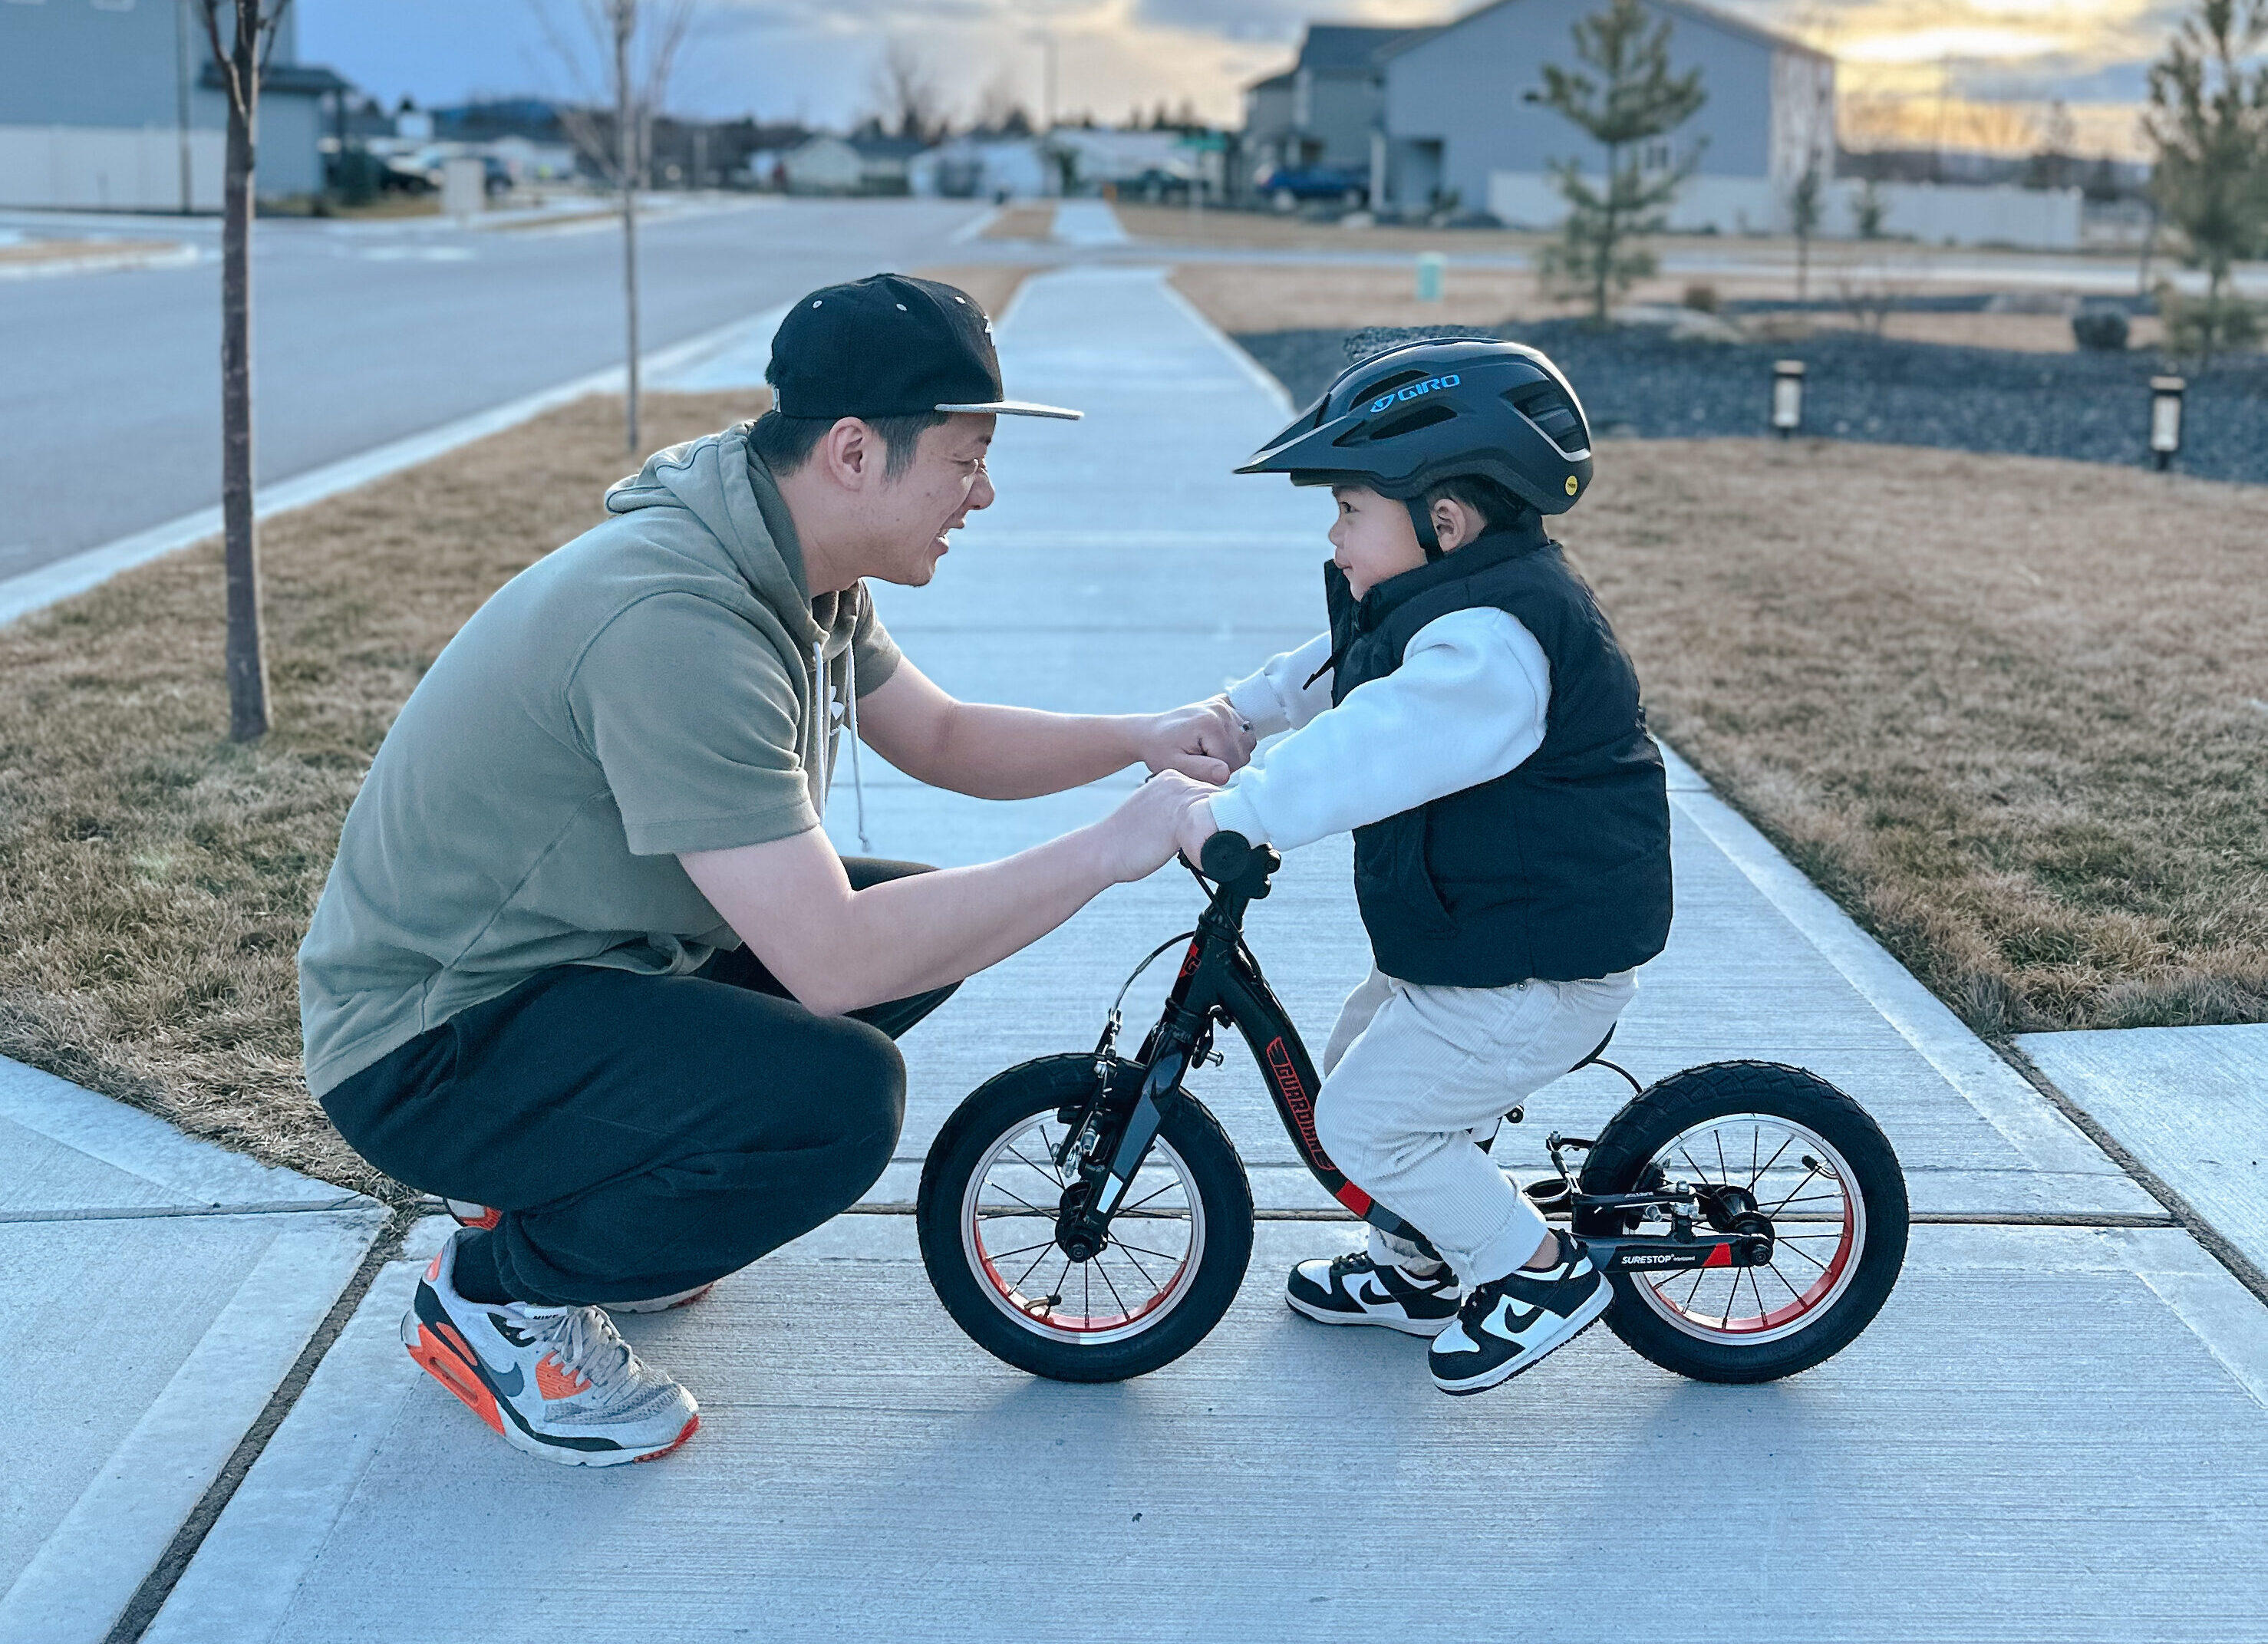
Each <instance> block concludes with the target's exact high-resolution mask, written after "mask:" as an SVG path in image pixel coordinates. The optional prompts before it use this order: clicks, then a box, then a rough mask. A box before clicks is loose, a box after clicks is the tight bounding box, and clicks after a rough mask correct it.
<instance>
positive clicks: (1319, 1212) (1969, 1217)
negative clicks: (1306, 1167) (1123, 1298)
mask: <svg viewBox="0 0 2268 1644" xmlns="http://www.w3.org/2000/svg"><path fill="white" fill-rule="evenodd" d="M913 1214H914V1207H913V1205H912V1203H911V1202H910V1201H909V1200H903V1199H877V1200H868V1201H867V1202H865V1203H864V1204H856V1205H852V1206H851V1207H850V1208H849V1209H848V1210H845V1211H843V1215H846V1216H909V1215H913ZM1252 1219H1253V1220H1254V1221H1255V1222H1360V1221H1361V1220H1362V1218H1361V1217H1359V1216H1358V1215H1355V1214H1354V1213H1353V1212H1351V1211H1348V1210H1327V1209H1325V1208H1323V1207H1322V1206H1320V1205H1319V1206H1317V1207H1314V1209H1299V1210H1262V1209H1255V1210H1254V1211H1253V1213H1252ZM1906 1220H1907V1221H1908V1222H1910V1223H1911V1224H1912V1225H1913V1226H1915V1227H1924V1226H1928V1227H1984V1228H2176V1227H2180V1226H2181V1225H2182V1224H2181V1222H2180V1221H2179V1220H2178V1219H2177V1218H2176V1217H2175V1216H2173V1215H2152V1214H2150V1213H2148V1212H2147V1211H2141V1212H2129V1211H2120V1210H1917V1211H1914V1212H1913V1213H1912V1214H1911V1215H1908V1216H1907V1218H1906Z"/></svg>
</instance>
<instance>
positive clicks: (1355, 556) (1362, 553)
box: [1331, 485, 1425, 599]
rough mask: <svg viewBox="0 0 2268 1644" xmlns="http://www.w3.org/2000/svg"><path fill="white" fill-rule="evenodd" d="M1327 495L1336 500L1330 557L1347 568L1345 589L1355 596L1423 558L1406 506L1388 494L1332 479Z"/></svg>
mask: <svg viewBox="0 0 2268 1644" xmlns="http://www.w3.org/2000/svg"><path fill="white" fill-rule="evenodd" d="M1331 500H1332V501H1333V502H1335V503H1337V504H1338V505H1339V517H1338V518H1337V520H1335V521H1333V522H1332V525H1331V547H1332V549H1333V553H1332V554H1331V558H1332V560H1333V561H1336V562H1337V565H1338V568H1339V569H1341V570H1343V571H1344V572H1345V573H1346V579H1347V589H1348V591H1350V592H1351V593H1352V594H1353V595H1354V597H1355V598H1358V599H1359V598H1362V597H1363V595H1365V594H1366V593H1368V592H1369V591H1371V590H1372V589H1373V588H1375V587H1377V586H1378V584H1379V583H1382V582H1385V581H1386V580H1387V579H1388V577H1393V576H1401V575H1402V573H1403V572H1404V571H1414V570H1416V569H1418V567H1419V566H1421V565H1423V564H1424V563H1425V549H1424V548H1423V547H1419V546H1418V528H1417V527H1416V526H1415V525H1411V524H1410V510H1408V509H1406V508H1404V507H1403V505H1402V504H1401V503H1397V502H1395V500H1394V499H1393V498H1392V497H1390V496H1381V495H1379V494H1378V493H1377V492H1375V491H1373V490H1372V489H1371V488H1369V487H1367V486H1360V485H1335V486H1333V487H1332V488H1331Z"/></svg>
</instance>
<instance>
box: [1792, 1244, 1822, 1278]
mask: <svg viewBox="0 0 2268 1644" xmlns="http://www.w3.org/2000/svg"><path fill="white" fill-rule="evenodd" d="M1787 1248H1788V1249H1789V1250H1791V1251H1793V1252H1794V1253H1795V1254H1796V1255H1798V1256H1800V1257H1802V1258H1803V1259H1804V1260H1806V1261H1808V1262H1809V1263H1810V1264H1811V1265H1812V1266H1815V1267H1816V1268H1818V1269H1819V1271H1820V1272H1822V1273H1825V1272H1826V1271H1827V1264H1826V1263H1825V1262H1823V1261H1822V1260H1820V1259H1819V1258H1818V1257H1816V1256H1815V1255H1813V1254H1812V1253H1811V1252H1810V1251H1808V1250H1805V1249H1803V1248H1801V1247H1800V1245H1794V1244H1791V1245H1789V1246H1788V1247H1787Z"/></svg>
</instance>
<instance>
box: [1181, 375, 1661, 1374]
mask: <svg viewBox="0 0 2268 1644" xmlns="http://www.w3.org/2000/svg"><path fill="white" fill-rule="evenodd" d="M1237 472H1238V473H1288V474H1290V475H1291V477H1292V483H1293V484H1295V485H1316V486H1326V485H1327V486H1329V487H1330V488H1331V494H1332V495H1333V496H1334V498H1336V499H1337V503H1338V510H1339V512H1338V520H1337V524H1336V525H1333V526H1332V528H1331V532H1330V539H1331V546H1332V547H1333V549H1334V554H1333V556H1332V561H1331V563H1330V564H1329V566H1328V567H1326V568H1325V570H1324V579H1325V588H1326V591H1327V593H1328V596H1329V608H1330V621H1331V627H1330V632H1329V634H1328V635H1319V636H1318V637H1316V638H1315V639H1314V640H1313V641H1311V642H1309V643H1307V645H1305V646H1303V647H1301V648H1300V650H1296V651H1293V652H1291V653H1289V654H1288V655H1285V656H1281V657H1276V658H1275V659H1273V660H1272V661H1270V663H1269V664H1267V665H1266V666H1265V667H1263V668H1262V669H1261V670H1260V672H1257V673H1256V674H1254V675H1253V676H1252V677H1251V678H1249V679H1245V680H1243V681H1241V683H1239V684H1237V685H1236V686H1233V687H1232V688H1231V690H1230V692H1229V701H1230V702H1231V704H1232V705H1233V706H1234V707H1235V708H1237V709H1238V710H1239V711H1240V712H1241V714H1242V716H1244V717H1245V718H1246V719H1248V720H1249V721H1250V722H1251V723H1252V726H1253V728H1254V730H1256V731H1258V732H1260V733H1261V734H1263V735H1267V734H1270V733H1273V732H1278V731H1284V730H1290V731H1291V732H1292V735H1291V736H1289V737H1287V738H1285V739H1284V740H1283V741H1282V742H1279V743H1278V744H1277V745H1275V746H1274V747H1273V748H1271V749H1270V750H1269V751H1268V752H1267V753H1266V755H1265V756H1264V757H1263V758H1262V759H1260V760H1256V761H1255V762H1254V763H1253V764H1252V765H1250V766H1248V767H1246V768H1245V769H1244V770H1243V771H1242V772H1241V773H1240V774H1238V775H1237V776H1236V778H1235V779H1234V780H1233V782H1231V783H1230V785H1229V786H1228V787H1227V789H1225V790H1224V791H1223V792H1221V793H1219V794H1218V795H1216V796H1214V797H1213V798H1212V799H1211V801H1210V802H1209V805H1210V811H1211V815H1210V818H1204V817H1202V816H1200V817H1198V818H1197V819H1196V820H1195V821H1193V823H1192V827H1193V828H1195V829H1197V830H1203V829H1204V827H1205V826H1206V822H1207V820H1208V819H1209V821H1210V824H1211V826H1214V827H1219V828H1226V829H1229V830H1232V831H1233V832H1235V833H1241V834H1242V835H1244V837H1245V838H1246V839H1248V840H1251V841H1253V842H1254V843H1263V842H1265V843H1269V844H1272V845H1275V846H1276V847H1278V848H1280V849H1289V848H1292V847H1295V846H1300V845H1304V844H1307V842H1309V841H1310V840H1317V839H1321V838H1322V837H1323V836H1325V835H1326V834H1329V833H1337V832H1338V831H1339V830H1341V829H1343V828H1351V829H1353V831H1354V836H1355V864H1354V877H1355V895H1356V899H1357V901H1358V902H1359V905H1360V907H1361V911H1362V918H1363V922H1364V924H1365V926H1366V928H1367V929H1368V931H1369V935H1370V939H1371V947H1372V952H1373V956H1374V964H1373V968H1372V970H1371V972H1370V974H1369V975H1368V976H1367V977H1366V979H1365V980H1364V981H1363V983H1362V985H1361V986H1360V987H1357V988H1356V989H1355V990H1354V992H1353V993H1352V994H1350V995H1349V996H1348V999H1347V1002H1346V1005H1345V1007H1344V1009H1343V1010H1342V1011H1341V1012H1340V1015H1339V1019H1338V1024H1337V1027H1335V1028H1334V1029H1333V1030H1332V1032H1331V1037H1330V1042H1329V1046H1327V1047H1326V1049H1325V1050H1324V1053H1323V1074H1324V1080H1323V1086H1322V1091H1321V1092H1320V1094H1319V1096H1318V1098H1317V1101H1316V1108H1315V1125H1316V1131H1317V1134H1318V1137H1319V1139H1320V1140H1321V1141H1322V1144H1323V1146H1324V1148H1325V1149H1327V1150H1328V1151H1329V1154H1330V1156H1331V1158H1332V1160H1333V1162H1334V1163H1337V1166H1338V1168H1339V1169H1340V1170H1341V1171H1343V1172H1344V1174H1345V1175H1346V1176H1347V1178H1349V1179H1350V1180H1351V1181H1353V1182H1354V1183H1356V1184H1357V1185H1359V1186H1360V1187H1361V1188H1362V1190H1363V1191H1364V1192H1365V1193H1368V1194H1370V1195H1371V1197H1372V1198H1373V1199H1374V1200H1376V1201H1377V1202H1378V1203H1380V1204H1381V1205H1383V1206H1385V1207H1387V1208H1388V1210H1391V1211H1392V1212H1393V1213H1394V1214H1395V1215H1396V1216H1399V1217H1400V1218H1402V1219H1403V1221H1405V1222H1409V1223H1410V1225H1412V1226H1414V1227H1416V1228H1418V1229H1423V1231H1424V1234H1425V1243H1426V1244H1430V1245H1431V1247H1432V1249H1431V1250H1430V1251H1429V1250H1427V1249H1426V1248H1425V1246H1424V1245H1421V1244H1417V1243H1413V1242H1410V1241H1408V1240H1404V1239H1399V1238H1395V1237H1389V1236H1388V1235H1387V1234H1385V1233H1383V1232H1381V1231H1379V1230H1377V1229H1373V1230H1372V1233H1371V1236H1370V1244H1369V1248H1368V1249H1367V1250H1366V1251H1358V1252H1356V1253H1354V1254H1351V1255H1347V1256H1342V1257H1340V1258H1338V1259H1336V1260H1323V1259H1318V1260H1312V1261H1304V1262H1301V1263H1300V1264H1299V1265H1298V1266H1296V1267H1294V1268H1293V1269H1292V1275H1291V1279H1290V1282H1289V1286H1288V1290H1287V1300H1288V1301H1289V1302H1290V1303H1291V1305H1292V1307H1293V1308H1294V1309H1295V1310H1298V1311H1299V1312H1300V1313H1302V1314H1304V1315H1306V1316H1307V1317H1309V1318H1313V1319H1317V1320H1320V1321H1321V1322H1322V1323H1324V1324H1332V1325H1384V1326H1386V1327H1388V1328H1389V1329H1394V1330H1401V1331H1406V1332H1410V1333H1411V1334H1414V1335H1424V1336H1431V1337H1432V1339H1433V1341H1432V1350H1431V1354H1430V1360H1431V1365H1432V1374H1433V1380H1434V1383H1435V1385H1437V1386H1439V1387H1440V1388H1441V1389H1442V1390H1443V1391H1446V1392H1451V1393H1474V1392H1479V1391H1482V1390H1483V1389H1484V1388H1489V1387H1493V1386H1496V1385H1497V1384H1498V1383H1500V1382H1503V1381H1506V1380H1507V1379H1509V1378H1510V1377H1512V1376H1517V1375H1519V1374H1521V1372H1522V1371H1524V1370H1527V1369H1529V1368H1531V1367H1532V1366H1534V1365H1535V1363H1537V1362H1538V1361H1540V1360H1542V1359H1543V1356H1544V1355H1545V1354H1549V1353H1550V1352H1551V1351H1553V1350H1554V1349H1555V1348H1557V1347H1563V1346H1565V1344H1566V1343H1567V1342H1568V1341H1570V1340H1572V1339H1573V1338H1574V1337H1575V1336H1576V1335H1577V1334H1578V1333H1580V1332H1581V1331H1582V1330H1583V1329H1584V1328H1585V1327H1586V1326H1587V1325H1590V1324H1591V1323H1593V1322H1594V1320H1596V1319H1597V1318H1598V1317H1599V1316H1600V1314H1602V1313H1603V1312H1604V1311H1605V1310H1606V1308H1607V1303H1608V1302H1609V1299H1610V1292H1609V1288H1608V1283H1607V1280H1606V1276H1605V1275H1604V1274H1603V1273H1600V1272H1598V1271H1597V1270H1596V1269H1595V1268H1594V1266H1592V1265H1591V1262H1590V1260H1589V1259H1588V1258H1587V1255H1586V1254H1585V1251H1584V1249H1583V1246H1582V1244H1581V1243H1580V1241H1579V1240H1576V1239H1574V1238H1572V1237H1569V1236H1567V1235H1566V1234H1564V1233H1554V1232H1552V1231H1551V1230H1550V1229H1547V1227H1546V1226H1545V1224H1544V1222H1543V1218H1542V1217H1541V1216H1540V1215H1537V1214H1536V1212H1535V1209H1534V1207H1531V1206H1530V1205H1529V1204H1528V1200H1526V1199H1525V1198H1524V1197H1523V1196H1522V1195H1521V1193H1519V1192H1518V1191H1517V1190H1516V1189H1515V1188H1514V1187H1513V1185H1511V1184H1510V1183H1509V1182H1507V1181H1506V1179H1505V1178H1504V1176H1503V1174H1502V1173H1501V1172H1500V1171H1499V1170H1498V1168H1497V1167H1496V1165H1495V1164H1494V1163H1491V1160H1490V1158H1489V1156H1488V1155H1487V1153H1486V1152H1485V1151H1484V1150H1483V1149H1484V1144H1485V1143H1486V1142H1487V1141H1489V1140H1490V1139H1491V1137H1492V1136H1493V1135H1494V1134H1495V1131H1496V1127H1497V1125H1498V1123H1499V1119H1501V1117H1502V1116H1503V1115H1504V1114H1505V1113H1506V1112H1507V1111H1508V1110H1509V1109H1511V1108H1512V1107H1513V1106H1514V1105H1516V1104H1518V1103H1519V1102H1520V1101H1521V1099H1522V1098H1523V1097H1527V1096H1528V1094H1529V1093H1531V1092H1532V1091H1534V1090H1537V1089H1538V1088H1540V1087H1541V1086H1543V1085H1544V1084H1547V1083H1550V1082H1551V1081H1552V1080H1554V1079H1556V1078H1557V1077H1559V1076H1560V1075H1562V1074H1565V1073H1566V1072H1567V1071H1568V1070H1569V1069H1570V1068H1572V1067H1573V1066H1574V1065H1575V1064H1576V1063H1577V1062H1579V1061H1582V1060H1583V1058H1584V1057H1585V1056H1587V1054H1589V1053H1590V1052H1591V1051H1593V1050H1594V1048H1595V1047H1596V1046H1598V1045H1599V1044H1600V1042H1601V1041H1602V1039H1605V1037H1606V1035H1607V1033H1608V1031H1609V1030H1610V1029H1611V1028H1612V1027H1613V1026H1614V1024H1615V1019H1616V1017H1617V1016H1619V1015H1621V1013H1622V1011H1623V1009H1624V1006H1625V1005H1627V1004H1628V1003H1629V1002H1630V999H1631V993H1632V991H1633V987H1634V984H1633V982H1632V980H1631V972H1632V971H1633V970H1635V969H1636V967H1637V966H1638V965H1641V964H1643V963H1645V962H1646V960H1647V959H1650V958H1653V956H1654V955H1655V954H1657V953H1659V952H1660V951H1661V948H1662V944H1663V943H1664V942H1665V940H1666V939H1667V938H1668V933H1669V915H1670V884H1669V807H1668V796H1667V794H1666V792H1665V789H1664V784H1663V781H1662V767H1661V754H1660V752H1658V751H1657V750H1656V749H1655V747H1654V745H1653V741H1652V740H1651V739H1650V738H1648V737H1647V735H1646V720H1645V715H1644V712H1643V710H1642V709H1641V708H1640V707H1639V704H1638V678H1637V675H1636V673H1635V672H1633V671H1632V669H1631V663H1630V658H1629V657H1627V656H1626V655H1624V651H1623V650H1622V647H1621V646H1620V645H1619V644H1618V643H1617V642H1616V639H1615V636H1614V631H1613V629H1612V628H1609V626H1608V623H1607V620H1606V618H1605V617H1604V616H1603V615H1602V614H1601V613H1600V611H1599V608H1598V605H1596V603H1595V602H1594V600H1593V598H1592V597H1591V591H1590V589H1589V588H1588V587H1587V586H1586V585H1585V583H1584V582H1583V580H1582V579H1581V578H1580V576H1577V575H1576V574H1575V573H1574V572H1573V571H1572V569H1569V568H1568V566H1567V563H1566V561H1565V560H1564V559H1563V558H1562V557H1561V555H1560V553H1559V549H1558V547H1557V545H1556V544H1555V543H1553V542H1552V541H1551V539H1550V538H1549V537H1548V536H1546V535H1545V533H1544V530H1543V515H1545V514H1556V513H1562V512H1565V510H1567V509H1568V508H1570V507H1572V505H1573V504H1574V503H1575V501H1576V500H1577V499H1578V498H1579V497H1580V495H1582V494H1583V492H1584V491H1585V490H1586V489H1587V488H1588V486H1589V484H1590V478H1591V460H1590V436H1589V429H1588V428H1587V425H1586V424H1585V422H1584V419H1583V414H1582V408H1581V406H1580V403H1579V402H1578V401H1577V400H1576V398H1575V395H1574V392H1573V390H1572V388H1570V387H1569V386H1568V385H1567V382H1566V379H1565V378H1564V377H1562V376H1561V375H1560V374H1559V372H1558V370H1557V368H1556V367H1555V366H1553V365H1552V363H1550V361H1549V360H1548V359H1546V358H1545V357H1544V356H1543V355H1541V354H1539V353H1537V352H1535V350H1534V349H1527V348H1522V347H1521V346H1519V345H1518V344H1515V343H1509V342H1495V341H1424V342H1417V343H1409V344H1404V345H1403V346H1402V347H1399V348H1395V349H1389V350H1388V351H1387V352H1385V353H1382V354H1380V355H1376V356H1373V357H1371V358H1370V359H1367V360H1365V361H1363V362H1361V363H1359V364H1357V365H1355V366H1353V367H1351V369H1349V370H1348V371H1345V372H1344V373H1343V374H1342V375H1341V376H1340V378H1338V380H1337V382H1335V383H1334V384H1333V385H1331V388H1330V390H1329V393H1327V394H1325V396H1324V397H1323V399H1322V400H1321V401H1320V402H1319V403H1318V404H1317V405H1315V406H1314V407H1310V408H1309V410H1308V411H1307V413H1306V414H1305V415H1302V416H1301V417H1300V420H1299V421H1298V422H1294V423H1293V424H1292V427H1291V428H1289V429H1285V431H1284V433H1283V434H1281V435H1279V436H1278V437H1277V439H1276V440H1275V441H1274V442H1273V443H1272V444H1270V445H1269V446H1268V447H1266V448H1265V449H1264V450H1263V451H1261V452H1260V453H1259V454H1258V455H1257V456H1256V457H1255V458H1254V459H1253V460H1252V461H1251V462H1250V463H1248V464H1247V465H1246V466H1244V467H1242V468H1240V469H1239V470H1237ZM1204 808H1205V807H1197V810H1198V811H1203V810H1204ZM1184 843H1185V844H1187V845H1189V846H1191V847H1192V848H1191V849H1190V851H1189V855H1190V856H1191V859H1192V860H1194V859H1195V856H1196V854H1197V852H1196V848H1195V847H1197V846H1201V845H1202V843H1203V840H1202V837H1199V838H1197V839H1196V840H1187V841H1184ZM1435 1252H1438V1257H1439V1259H1436V1255H1435ZM1461 1287H1462V1291H1461Z"/></svg>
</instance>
